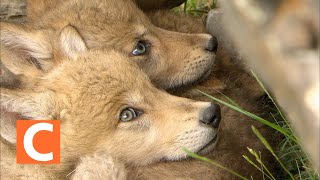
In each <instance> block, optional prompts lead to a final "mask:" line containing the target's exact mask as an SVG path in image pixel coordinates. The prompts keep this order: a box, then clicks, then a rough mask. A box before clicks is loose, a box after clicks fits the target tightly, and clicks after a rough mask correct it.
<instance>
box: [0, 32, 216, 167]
mask: <svg viewBox="0 0 320 180" xmlns="http://www.w3.org/2000/svg"><path fill="white" fill-rule="evenodd" d="M59 38H60V39H61V41H59V42H63V43H59V48H60V49H61V50H62V51H64V52H66V56H68V58H66V59H64V61H63V62H62V63H61V64H60V65H59V67H57V68H55V69H54V70H52V71H51V72H48V73H47V74H46V75H44V76H43V77H42V78H40V79H38V80H37V83H36V86H34V87H30V88H24V89H23V90H12V89H10V90H9V89H1V108H3V109H5V110H7V111H9V112H16V113H19V114H21V115H22V117H26V118H31V119H60V120H61V132H62V133H61V141H62V142H61V151H62V153H61V155H62V163H64V162H65V161H68V163H70V161H77V160H78V158H79V157H80V156H82V155H85V154H90V153H95V152H104V153H107V154H110V155H111V156H113V157H116V158H119V159H121V160H122V161H125V162H128V163H134V164H146V163H150V162H153V161H157V160H160V159H167V160H179V159H183V158H185V157H186V156H187V154H186V152H184V151H183V150H182V148H187V149H189V150H191V151H192V152H203V151H205V150H208V149H211V148H212V146H213V145H214V144H215V143H216V140H217V133H218V127H219V123H220V118H221V117H220V108H219V106H218V105H213V104H211V103H208V102H195V101H193V100H189V99H185V98H180V97H175V96H172V95H169V94H168V93H166V92H164V91H161V90H159V89H157V88H156V87H154V86H153V85H152V83H151V82H150V80H149V78H148V77H147V76H146V75H145V74H144V73H143V72H141V71H140V70H139V67H138V66H137V65H136V64H135V63H133V62H130V61H129V60H128V57H127V56H125V55H123V54H122V53H121V52H120V53H119V52H117V51H114V50H109V51H107V50H105V51H95V50H87V47H86V45H85V44H84V42H83V41H82V38H81V37H80V36H79V34H77V32H76V31H75V30H74V29H73V27H71V26H68V27H66V28H64V29H63V30H62V32H61V33H60V37H59ZM8 41H10V40H8ZM17 45H19V44H17ZM34 47H37V44H33V47H31V48H34ZM33 52H34V53H36V49H34V51H33ZM17 63H19V62H17ZM13 66H15V67H16V68H17V69H19V68H21V67H23V66H19V65H18V64H15V65H13ZM2 123H3V124H2V126H6V122H2ZM11 133H15V132H11Z"/></svg>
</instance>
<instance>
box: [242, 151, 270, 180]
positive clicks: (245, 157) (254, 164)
mask: <svg viewBox="0 0 320 180" xmlns="http://www.w3.org/2000/svg"><path fill="white" fill-rule="evenodd" d="M242 157H243V158H244V159H245V160H246V161H247V162H249V163H250V164H251V165H252V166H254V167H255V168H256V169H258V170H259V171H260V172H262V174H263V175H264V176H267V177H268V178H269V179H272V180H275V178H274V177H273V176H272V177H270V176H269V175H268V174H266V173H265V172H264V171H263V170H262V168H260V167H259V166H258V165H257V164H256V163H254V162H253V161H252V160H251V159H250V158H249V157H248V156H246V155H242ZM264 176H263V177H264Z"/></svg>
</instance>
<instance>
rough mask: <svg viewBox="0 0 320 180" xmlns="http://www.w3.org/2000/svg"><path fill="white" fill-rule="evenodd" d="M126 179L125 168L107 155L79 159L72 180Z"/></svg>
mask: <svg viewBox="0 0 320 180" xmlns="http://www.w3.org/2000/svg"><path fill="white" fill-rule="evenodd" d="M126 177H127V171H126V170H125V166H124V165H123V164H121V163H119V162H116V160H115V159H113V158H112V157H110V156H108V155H104V154H94V155H91V156H85V157H83V158H81V161H80V163H79V165H78V166H77V167H76V169H75V171H74V174H73V175H72V178H71V179H73V180H93V179H94V180H100V179H101V180H103V179H108V180H116V179H117V180H123V179H126Z"/></svg>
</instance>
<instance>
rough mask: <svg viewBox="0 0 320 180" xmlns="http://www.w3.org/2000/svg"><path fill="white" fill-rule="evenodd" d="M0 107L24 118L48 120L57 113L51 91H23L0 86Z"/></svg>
mask: <svg viewBox="0 0 320 180" xmlns="http://www.w3.org/2000/svg"><path fill="white" fill-rule="evenodd" d="M0 90H1V96H0V104H1V107H0V108H1V109H3V110H5V111H7V112H13V113H17V114H19V115H20V116H21V117H24V118H26V119H35V120H39V119H40V120H50V119H53V118H54V117H55V116H56V115H57V113H56V112H57V111H56V106H55V105H56V103H55V98H54V94H53V93H52V92H40V93H38V92H37V93H35V92H23V91H20V90H12V89H5V88H0Z"/></svg>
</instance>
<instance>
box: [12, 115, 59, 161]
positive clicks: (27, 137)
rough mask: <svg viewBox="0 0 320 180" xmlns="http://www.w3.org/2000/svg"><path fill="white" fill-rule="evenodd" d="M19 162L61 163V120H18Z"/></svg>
mask: <svg viewBox="0 0 320 180" xmlns="http://www.w3.org/2000/svg"><path fill="white" fill-rule="evenodd" d="M16 150H17V163H18V164H59V163H60V121H58V120H18V121H17V145H16Z"/></svg>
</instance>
